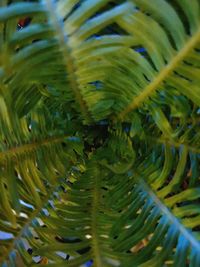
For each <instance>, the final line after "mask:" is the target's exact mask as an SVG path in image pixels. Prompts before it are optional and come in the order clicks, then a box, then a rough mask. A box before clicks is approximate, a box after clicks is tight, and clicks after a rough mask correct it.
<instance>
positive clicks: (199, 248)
mask: <svg viewBox="0 0 200 267" xmlns="http://www.w3.org/2000/svg"><path fill="white" fill-rule="evenodd" d="M138 182H139V184H140V186H141V189H142V190H145V192H147V193H148V195H149V197H150V198H151V199H152V200H153V202H154V203H156V204H157V207H159V209H160V212H161V214H163V215H164V214H165V215H166V216H167V218H168V220H169V221H170V222H171V223H172V224H173V225H176V227H177V228H178V229H179V232H180V233H181V234H182V235H183V236H184V237H185V238H186V240H188V242H189V243H190V245H191V246H192V247H193V248H195V249H196V250H197V251H198V252H199V253H200V243H199V241H198V240H197V239H196V238H195V237H194V235H193V234H192V233H191V232H190V231H188V230H187V229H186V227H184V226H183V225H182V224H181V222H180V221H179V220H178V219H177V218H176V217H175V216H174V215H173V214H172V213H171V212H170V210H169V209H168V208H167V207H166V206H165V205H164V204H163V203H162V202H161V201H160V199H159V198H158V197H157V196H156V194H155V193H154V192H153V191H152V190H151V188H150V187H149V186H148V185H147V184H146V183H145V181H144V180H143V179H142V178H141V177H138Z"/></svg>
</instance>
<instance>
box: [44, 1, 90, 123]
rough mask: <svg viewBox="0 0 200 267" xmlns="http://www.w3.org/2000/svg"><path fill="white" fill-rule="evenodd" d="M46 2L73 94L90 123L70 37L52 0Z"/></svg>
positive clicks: (84, 116)
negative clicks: (65, 32)
mask: <svg viewBox="0 0 200 267" xmlns="http://www.w3.org/2000/svg"><path fill="white" fill-rule="evenodd" d="M45 2H46V6H47V9H48V11H49V14H50V16H51V20H52V22H53V25H54V27H55V31H56V33H57V36H58V42H59V45H60V48H61V52H62V55H63V62H64V64H65V67H66V71H67V74H68V81H69V84H70V87H71V90H72V91H73V94H74V96H75V100H76V102H77V104H78V105H79V107H80V110H81V112H82V116H83V118H84V119H85V120H86V122H87V123H89V122H91V121H92V118H91V116H90V113H89V110H88V107H87V104H86V102H85V100H84V98H83V96H82V95H81V92H80V90H79V86H78V83H77V80H78V79H77V77H76V69H75V64H74V59H73V57H72V53H71V47H70V45H69V42H68V37H67V36H66V37H65V35H64V33H63V31H62V25H61V23H60V21H59V18H58V16H57V14H56V10H54V4H53V2H52V0H50V1H45ZM66 86H67V85H66Z"/></svg>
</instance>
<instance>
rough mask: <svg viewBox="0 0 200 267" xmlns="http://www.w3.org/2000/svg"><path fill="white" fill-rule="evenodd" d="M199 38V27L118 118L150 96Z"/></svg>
mask: <svg viewBox="0 0 200 267" xmlns="http://www.w3.org/2000/svg"><path fill="white" fill-rule="evenodd" d="M199 40H200V29H199V30H198V31H197V32H196V33H195V34H194V35H193V37H192V38H191V39H190V40H189V41H188V42H187V43H186V45H185V46H184V47H183V48H182V49H181V50H180V51H179V52H178V53H177V55H176V56H175V57H174V58H173V59H172V61H171V62H170V63H169V64H167V65H166V66H165V67H164V68H163V69H162V70H161V71H160V72H159V74H158V76H157V77H155V79H154V80H153V81H152V82H151V83H149V84H148V85H147V86H146V87H145V88H144V90H143V91H142V92H141V94H139V95H138V96H136V97H134V99H133V100H132V101H131V103H130V104H129V105H128V106H127V107H126V108H125V109H124V110H123V111H122V112H121V113H120V114H119V115H118V118H119V119H120V120H121V121H123V119H124V117H125V116H126V115H127V114H128V113H129V112H131V111H132V110H134V109H136V108H138V107H139V106H140V105H141V104H142V103H143V102H144V101H145V100H146V99H147V98H148V97H150V96H151V95H152V94H153V93H154V92H155V91H156V90H157V89H158V87H159V86H160V84H161V83H162V82H163V81H164V80H165V79H166V78H167V77H168V76H169V75H170V74H171V73H172V72H173V71H174V70H175V68H176V67H177V66H178V64H180V63H181V62H182V61H183V60H184V58H185V57H186V56H187V55H188V53H189V52H190V51H191V50H192V49H193V48H194V47H195V46H196V45H197V43H198V42H199Z"/></svg>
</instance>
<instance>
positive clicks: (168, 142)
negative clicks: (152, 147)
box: [146, 136, 200, 154]
mask: <svg viewBox="0 0 200 267" xmlns="http://www.w3.org/2000/svg"><path fill="white" fill-rule="evenodd" d="M146 138H147V139H148V140H150V141H151V143H152V142H153V143H159V144H164V145H168V146H172V147H176V148H180V147H181V146H184V147H186V148H187V150H188V151H191V152H193V153H197V154H199V153H200V148H196V147H193V146H190V145H188V144H185V143H181V142H175V141H172V140H169V139H162V138H155V137H152V136H146Z"/></svg>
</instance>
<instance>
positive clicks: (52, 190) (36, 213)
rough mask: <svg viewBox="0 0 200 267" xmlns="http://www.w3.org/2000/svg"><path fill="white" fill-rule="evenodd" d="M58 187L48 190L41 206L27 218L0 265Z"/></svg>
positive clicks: (0, 260) (55, 185) (0, 259)
mask: <svg viewBox="0 0 200 267" xmlns="http://www.w3.org/2000/svg"><path fill="white" fill-rule="evenodd" d="M57 187H58V184H57V183H55V184H54V185H53V186H52V188H51V189H50V190H48V191H47V192H48V193H47V195H46V196H45V198H44V199H42V201H41V205H40V206H39V207H37V209H35V210H34V211H33V213H32V214H31V216H30V217H29V218H28V221H26V223H25V224H24V225H23V226H22V227H21V230H20V231H19V232H18V234H17V235H16V236H15V238H13V240H12V242H11V243H10V244H9V246H8V248H7V250H6V251H7V253H4V255H3V257H1V258H0V263H3V262H4V261H5V260H6V259H7V258H8V256H9V253H10V252H11V251H12V250H13V249H14V248H15V246H16V243H17V241H18V240H19V239H20V238H21V237H22V235H23V233H24V231H25V230H26V228H27V227H28V226H29V225H30V224H31V222H32V220H33V219H34V218H35V217H37V215H38V214H39V213H40V212H41V210H42V209H43V208H44V207H45V205H46V204H47V203H48V201H49V199H50V198H51V196H52V195H53V192H55V189H56V188H57Z"/></svg>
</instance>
